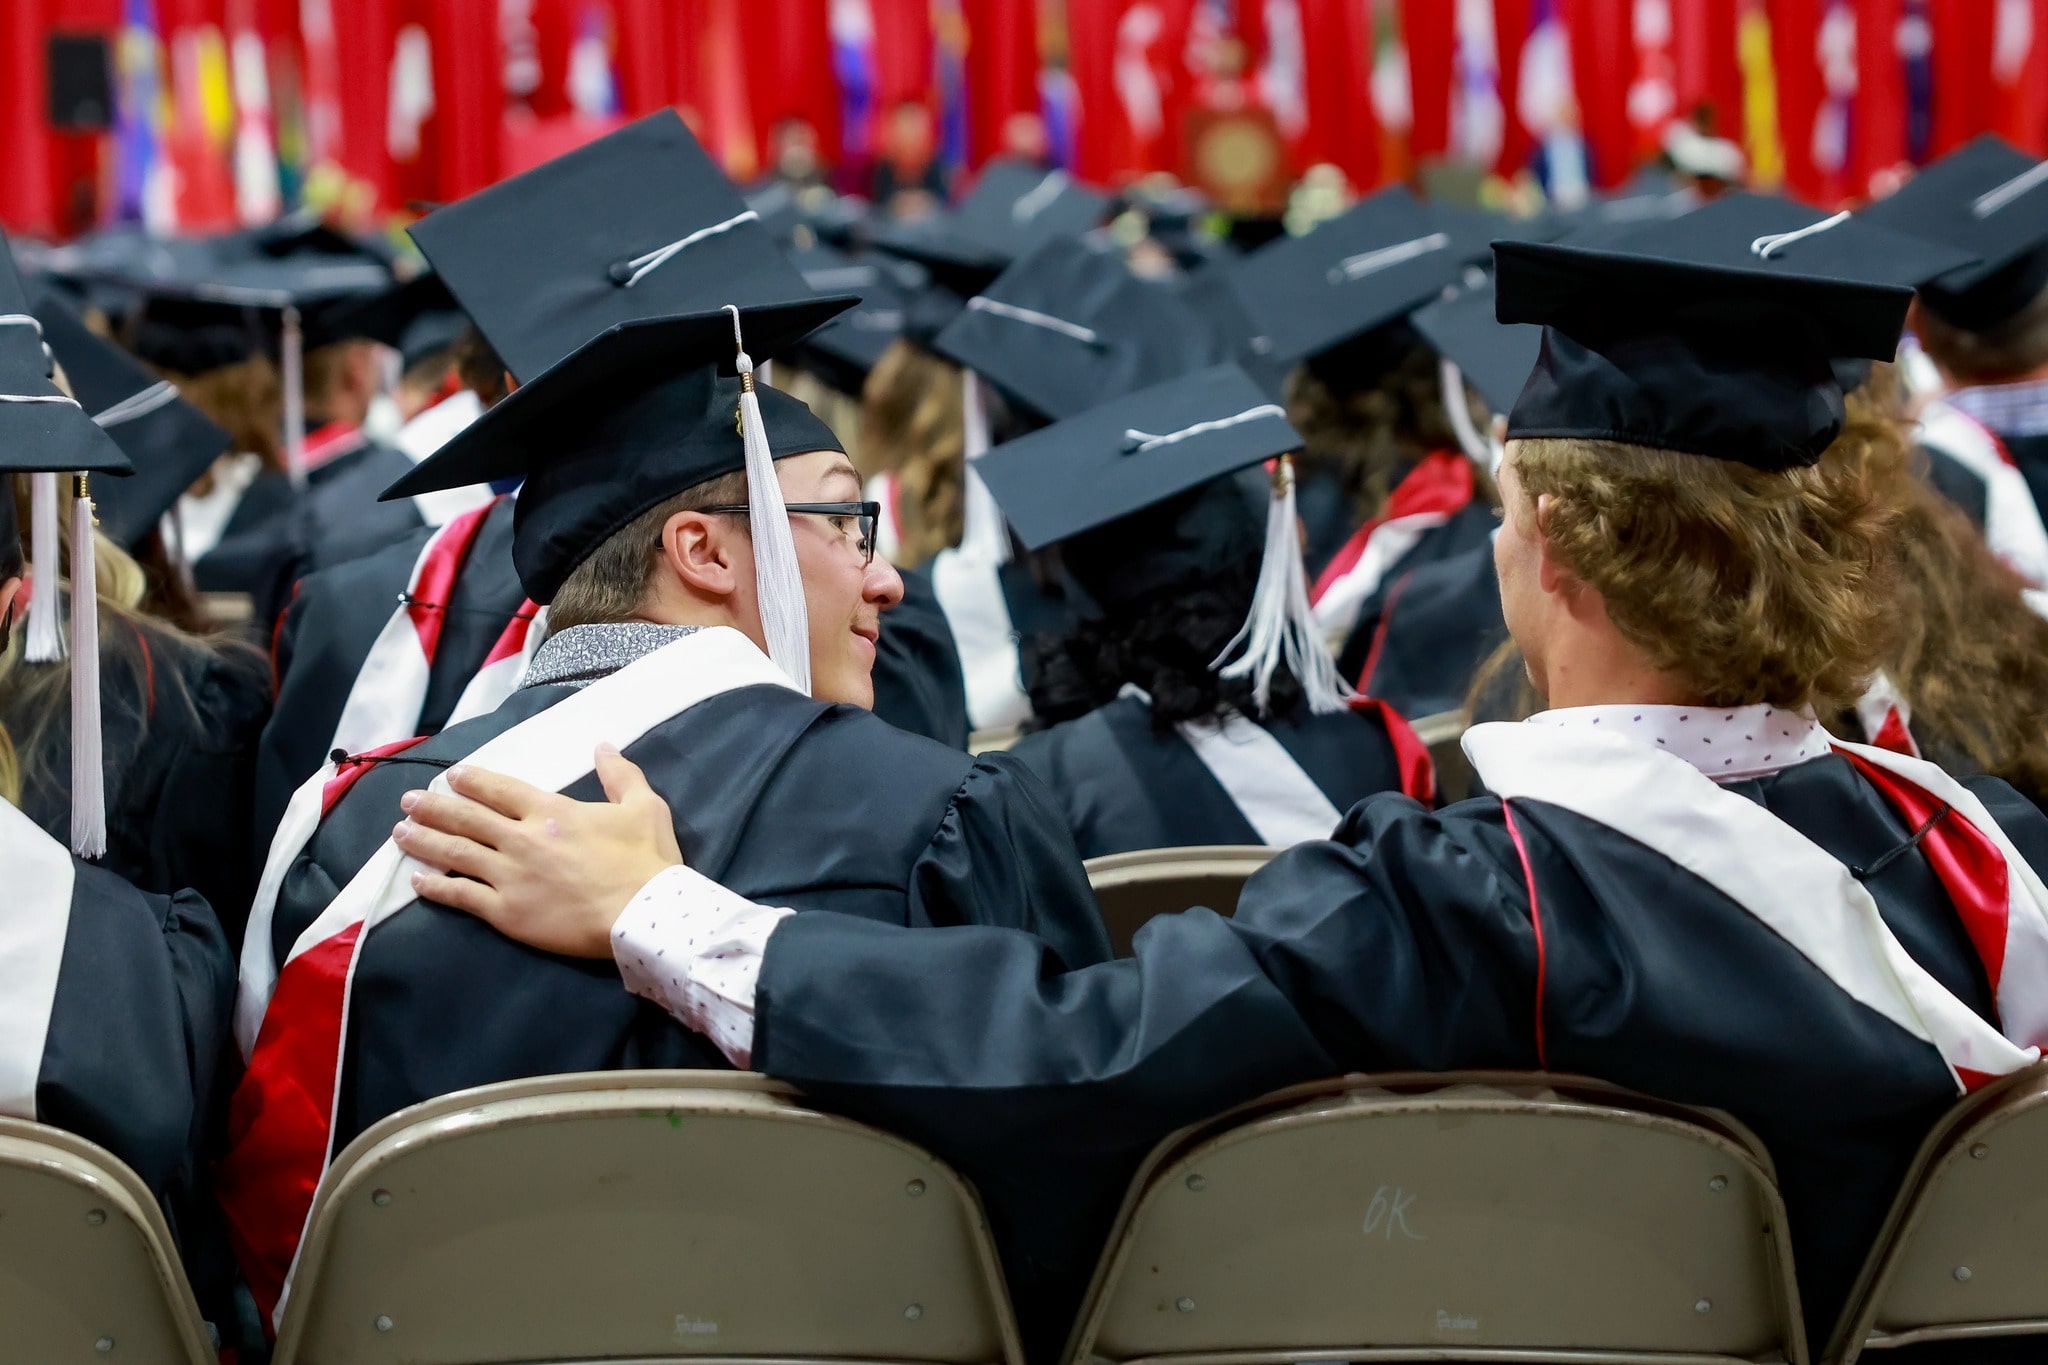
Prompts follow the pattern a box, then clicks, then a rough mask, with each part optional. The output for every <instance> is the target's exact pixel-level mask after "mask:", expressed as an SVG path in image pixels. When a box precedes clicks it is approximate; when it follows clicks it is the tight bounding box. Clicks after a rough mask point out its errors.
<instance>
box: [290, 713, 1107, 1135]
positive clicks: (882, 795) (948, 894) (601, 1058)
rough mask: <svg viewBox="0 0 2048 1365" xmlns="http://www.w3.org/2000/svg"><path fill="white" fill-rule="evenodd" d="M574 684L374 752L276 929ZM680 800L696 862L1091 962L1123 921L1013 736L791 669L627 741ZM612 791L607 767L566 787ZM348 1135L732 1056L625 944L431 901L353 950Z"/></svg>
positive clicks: (323, 829) (734, 882)
mask: <svg viewBox="0 0 2048 1365" xmlns="http://www.w3.org/2000/svg"><path fill="white" fill-rule="evenodd" d="M568 695H571V689H570V688H568V687H565V686H542V687H531V688H525V689H522V690H521V691H519V692H517V693H515V694H513V696H512V697H511V698H510V699H508V700H507V701H506V702H505V703H504V705H502V706H501V707H499V709H498V710H497V711H495V712H493V713H492V714H490V715H488V716H483V717H479V718H478V719H476V720H473V721H466V722H464V723H463V724H460V725H456V726H453V727H451V728H449V729H447V730H445V731H443V732H442V733H441V734H439V735H437V736H435V737H434V738H432V739H428V740H425V741H423V742H422V743H421V744H419V745H417V746H415V747H414V748H412V749H409V750H407V751H406V752H404V753H403V754H401V755H398V756H396V757H395V758H393V759H391V760H388V761H384V762H380V763H377V764H375V765H374V766H372V767H370V768H369V769H368V771H367V772H365V773H364V774H363V776H362V777H361V778H360V779H359V780H357V781H356V782H355V784H354V785H353V786H352V787H351V788H350V789H349V791H348V792H347V794H346V795H345V796H343V797H342V798H341V800H340V802H339V803H338V804H337V805H336V806H335V807H334V809H333V810H332V812H331V813H330V814H329V815H328V816H327V818H326V819H325V820H324V821H323V822H322V824H321V826H320V828H319V830H318V832H317V833H316V834H315V835H314V837H313V839H312V841H311V842H310V843H309V844H308V846H307V847H306V849H305V850H304V852H303V853H302V854H301V855H300V857H299V858H298V860H297V861H296V862H295V863H294V864H293V866H292V868H291V870H290V871H289V873H288V874H287V876H286V878H285V881H284V885H283V890H282V892H281V894H280V896H279V900H278V906H277V912H276V920H275V923H274V925H273V933H272V944H273V946H274V948H275V951H276V956H277V960H278V961H279V962H283V961H284V960H285V958H286V957H287V955H288V954H289V953H290V951H291V949H292V945H293V944H294V942H296V940H297V938H298V936H299V934H300V933H301V932H302V931H303V930H304V929H305V928H306V927H307V926H308V925H309V924H311V923H312V921H313V920H314V918H316V917H317V916H318V914H319V913H320V912H321V911H322V910H324V909H325V908H326V906H327V904H328V902H329V901H330V900H332V899H333V897H334V895H335V894H336V892H337V891H339V889H340V888H341V887H342V886H343V885H345V884H346V883H347V882H348V880H349V879H350V878H351V877H352V876H353V875H354V873H355V872H356V870H357V869H358V868H360V867H361V866H362V865H363V864H364V863H365V862H367V861H368V860H369V858H370V857H371V856H372V855H373V854H374V853H375V851H376V850H377V848H378V847H379V846H380V845H382V844H383V843H384V841H385V840H386V838H387V837H388V836H389V835H390V832H391V826H392V824H393V823H394V822H395V821H396V820H397V819H398V818H399V816H400V812H399V809H398V798H399V797H400V796H401V795H402V794H403V793H405V792H406V791H409V790H412V789H414V788H417V787H421V786H424V785H425V784H426V783H427V782H428V781H429V780H430V779H431V778H432V777H433V775H434V774H435V772H436V771H437V770H438V769H439V768H441V767H444V766H446V765H447V764H448V763H451V762H453V761H455V760H457V759H459V758H461V757H462V756H463V755H465V754H468V753H470V752H472V751H473V750H475V749H476V748H477V747H478V746H479V745H481V744H482V743H484V742H485V741H486V740H488V739H490V738H491V737H493V736H495V735H497V734H499V733H501V732H503V731H505V730H508V729H510V728H511V727H512V726H513V725H514V724H516V723H517V722H519V721H520V720H523V719H525V718H526V717H528V716H531V715H534V714H536V713H538V712H539V711H541V710H544V709H545V708H546V707H547V706H549V705H551V704H552V703H554V702H556V701H559V700H561V699H562V698H563V697H566V696H568ZM626 755H627V757H629V758H631V759H633V760H634V761H635V762H636V763H639V764H640V765H641V766H642V767H643V768H644V769H645V770H646V772H647V776H648V779H649V780H650V781H651V782H652V783H653V785H654V788H655V790H656V791H658V792H660V793H661V794H662V795H663V796H664V797H666V798H667V799H668V801H669V803H670V807H671V809H672V810H674V812H675V814H676V817H677V830H676V833H677V839H678V842H679V843H680V844H681V846H682V849H683V851H684V855H685V856H686V857H687V858H688V859H689V860H690V863H691V865H692V866H694V867H697V868H700V869H702V870H704V871H705V872H707V873H709V874H710V875H713V876H716V877H718V878H719V879H720V880H722V881H724V882H726V883H727V884H728V885H730V886H732V887H734V888H736V889H740V890H742V891H744V892H745V893H746V894H748V895H752V896H756V897H766V898H768V899H772V900H777V901H778V902H779V901H781V900H788V901H789V902H790V903H791V904H795V905H801V906H804V907H805V908H808V909H821V910H836V911H839V912H840V913H842V914H844V915H848V916H853V917H860V918H867V919H872V920H876V921H879V922H881V923H886V924H898V925H916V926H924V925H945V924H1001V925H1006V926H1011V927H1015V928H1020V929H1026V930H1029V931H1031V932H1032V933H1034V934H1037V935H1041V936H1042V937H1043V939H1044V940H1045V941H1046V942H1048V943H1050V944H1052V945H1053V950H1054V952H1055V953H1056V954H1057V956H1058V957H1059V958H1060V960H1062V961H1064V962H1067V963H1071V964H1074V965H1080V964H1084V963H1089V962H1096V961H1101V960H1103V959H1105V958H1107V957H1108V955H1109V947H1108V941H1107V938H1106V936H1105V933H1104V930H1103V928H1102V923H1101V919H1100V916H1099V915H1098V913H1097V911H1096V909H1095V903H1094V899H1093V896H1092V895H1091V894H1090V892H1089V890H1088V883H1087V878H1086V876H1085V874H1084V873H1083V872H1082V870H1081V865H1080V860H1079V859H1078V858H1077V857H1076V856H1075V854H1074V849H1073V844H1072V841H1071V840H1070V839H1069V838H1068V837H1067V832H1066V828H1065V826H1064V824H1063V823H1062V822H1061V820H1060V817H1059V812H1058V810H1057V809H1056V808H1055V807H1054V805H1053V802H1052V800H1051V798H1050V796H1049V795H1048V794H1047V793H1046V791H1045V790H1044V788H1043V787H1042V786H1041V785H1040V784H1039V782H1038V780H1037V779H1036V778H1035V777H1033V776H1032V775H1031V774H1030V772H1029V770H1028V769H1026V768H1025V767H1024V766H1023V765H1021V764H1019V763H1017V762H1016V761H1015V760H1013V759H1010V758H1008V757H1007V756H1005V755H1001V754H995V755H990V756H988V757H986V758H980V759H975V758H970V757H968V756H967V755H966V754H963V753H961V752H959V751H958V750H953V749H948V748H945V747H944V746H942V745H939V744H936V743H933V742H932V741H929V740H925V739H922V738H920V737H917V736H913V735H906V734H904V733H902V732H901V731H899V730H897V729H895V728H894V727H892V726H890V725H888V724H887V723H886V722H883V721H880V720H878V719H876V718H875V717H874V716H873V715H872V714H870V713H868V712H866V711H862V710H859V709H857V708H854V707H847V706H829V705H826V704H824V703H821V702H816V701H812V700H810V699H808V698H805V697H802V696H799V695H797V694H795V693H793V692H790V691H789V690H787V689H785V688H778V687H752V688H743V689H740V690H737V691H733V692H728V693H725V694H723V695H721V696H716V697H713V698H711V699H709V700H707V701H704V702H702V703H700V704H699V705H697V706H695V707H692V708H690V709H689V710H688V711H686V712H684V713H683V714H682V715H680V716H678V717H675V718H674V719H672V720H670V721H668V722H665V723H664V724H662V725H660V726H658V727H656V728H655V729H654V730H653V731H650V732H649V733H648V734H647V735H646V736H644V737H643V738H642V739H640V740H639V741H638V742H637V743H635V744H633V745H630V746H629V747H628V748H627V749H626ZM568 791H569V793H570V794H571V795H572V796H576V797H579V798H583V799H602V792H601V790H600V789H599V787H598V784H597V782H596V780H595V778H591V779H588V780H586V781H583V782H580V783H578V784H577V785H575V786H572V787H570V788H568ZM348 1020H349V1033H348V1038H347V1044H346V1052H345V1054H344V1064H343V1075H342V1081H341V1103H340V1106H339V1110H338V1119H339V1121H338V1124H337V1127H336V1131H335V1134H334V1142H333V1147H334V1149H335V1150H337V1151H338V1150H339V1149H340V1148H341V1147H342V1146H343V1145H344V1144H346V1143H347V1142H348V1141H349V1139H351V1138H352V1137H354V1136H355V1135H356V1134H357V1133H358V1132H360V1131H361V1130H362V1129H363V1128H365V1127H367V1126H368V1125H369V1124H371V1123H374V1122H376V1121H377V1120H378V1119H380V1118H383V1117H384V1116H385V1115H387V1114H390V1113H392V1112H394V1111H395V1110H398V1109H401V1108H404V1107H405V1106H406V1105H408V1104H413V1103H416V1102H418V1101H420V1100H423V1099H427V1098H430V1097H432V1096H435V1095H441V1094H446V1093H447V1092H449V1091H451V1090H457V1089H460V1088H462V1087H464V1086H472V1085H482V1084H485V1083H487V1082H490V1081H500V1080H510V1079H513V1078H516V1077H520V1076H532V1075H541V1074H546V1073H550V1072H558V1071H602V1070H615V1069H620V1068H632V1067H664V1066H697V1067H703V1066H711V1067H718V1066H722V1065H723V1061H722V1059H721V1058H720V1057H719V1055H718V1053H717V1052H716V1051H715V1050H714V1049H712V1048H711V1047H710V1046H709V1045H708V1044H706V1043H704V1042H703V1040H702V1039H700V1038H698V1037H697V1035H695V1034H694V1033H691V1032H690V1031H689V1030H688V1029H686V1028H684V1027H683V1026H682V1025H680V1024H678V1023H676V1022H675V1021H674V1020H672V1019H670V1018H669V1017H668V1016H667V1015H666V1014H665V1013H663V1012H662V1011H661V1010H660V1009H659V1008H657V1007H655V1006H652V1005H649V1004H647V1003H645V1002H643V1001H639V1000H636V999H634V998H632V997H630V996H628V995H626V994H625V993H624V992H622V991H621V990H620V989H619V983H618V974H617V972H616V970H615V969H614V968H613V967H612V966H611V964H609V963H587V962H572V961H568V960H566V959H562V958H556V957H551V956H548V955H546V954H543V953H536V952H534V951H532V950H530V949H528V948H525V947H523V946H521V945H519V944H517V943H514V942H512V941H511V940H509V939H506V938H502V937H500V936H499V935H498V934H497V933H495V932H494V931H492V930H491V929H489V928H488V927H486V926H485V925H484V924H483V923H482V922H481V921H478V920H474V919H471V918H470V917H468V916H466V915H462V914H459V913H455V912H452V911H448V910H444V909H441V908H439V907H436V906H431V905H426V904H421V903H415V904H413V905H412V906H410V907H408V908H406V909H404V910H401V911H399V912H398V913H397V914H396V915H394V916H393V917H391V918H390V919H388V920H385V921H383V922H382V923H380V924H378V925H377V926H376V927H375V928H374V929H372V930H371V931H370V933H369V935H368V937H367V938H366V939H365V940H364V942H363V945H362V948H361V950H360V952H359V955H358V957H357V961H356V967H355V984H354V994H353V996H352V998H351V1005H350V1010H349V1016H348Z"/></svg>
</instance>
